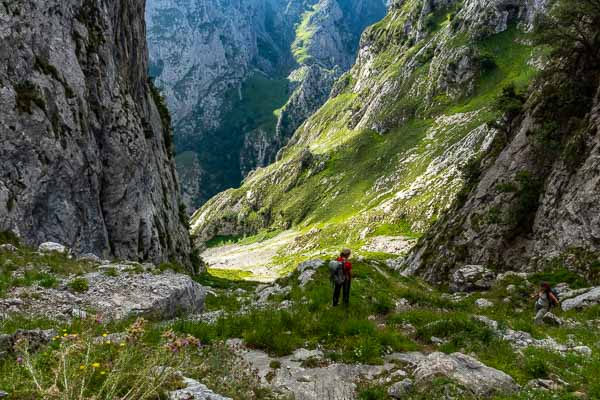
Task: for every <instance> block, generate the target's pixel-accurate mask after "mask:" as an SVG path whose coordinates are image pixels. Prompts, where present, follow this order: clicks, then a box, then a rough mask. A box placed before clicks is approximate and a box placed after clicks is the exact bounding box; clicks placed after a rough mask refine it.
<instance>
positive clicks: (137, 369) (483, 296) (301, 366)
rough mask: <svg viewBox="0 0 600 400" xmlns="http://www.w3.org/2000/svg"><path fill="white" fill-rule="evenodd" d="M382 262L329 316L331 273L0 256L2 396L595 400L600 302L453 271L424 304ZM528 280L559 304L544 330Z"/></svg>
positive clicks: (479, 270)
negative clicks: (275, 273) (274, 274)
mask: <svg viewBox="0 0 600 400" xmlns="http://www.w3.org/2000/svg"><path fill="white" fill-rule="evenodd" d="M274 242H277V240H275V241H274ZM46 247H48V246H46ZM229 247H230V248H231V246H229ZM239 247H241V246H238V248H239ZM254 248H256V247H254ZM63 252H64V253H63ZM365 254H369V253H365ZM389 257H394V256H393V255H392V254H390V255H387V256H384V255H380V256H379V257H374V256H372V257H366V256H359V257H357V260H355V267H354V272H355V276H354V281H353V292H352V299H351V305H350V307H349V308H332V307H331V306H330V304H329V303H330V296H331V287H330V286H329V282H328V278H327V268H326V265H325V264H326V261H327V258H323V259H312V260H309V261H307V262H304V263H302V264H301V265H299V267H298V268H297V270H296V271H294V272H293V273H291V274H289V275H288V276H285V277H282V278H279V279H277V280H276V281H274V282H269V283H262V284H258V283H253V282H244V281H230V280H226V279H222V278H218V277H215V276H213V275H210V274H204V275H202V276H199V277H194V278H191V277H189V276H188V275H186V274H184V273H182V272H183V271H179V272H177V271H176V270H177V267H176V266H174V265H161V266H153V265H150V264H146V265H142V264H137V263H131V262H109V261H103V260H99V259H96V258H94V257H83V258H75V257H72V256H70V255H68V250H67V249H62V248H61V247H56V246H50V247H48V248H41V249H38V250H35V251H34V250H27V249H22V248H16V247H13V246H12V245H4V246H3V247H2V248H1V249H0V267H1V268H2V274H0V276H1V277H2V279H1V280H0V283H1V285H0V311H1V312H0V396H3V397H5V398H9V399H29V398H31V399H33V398H39V396H40V395H42V396H46V397H43V398H60V399H79V398H81V397H78V396H79V393H77V394H76V393H73V392H69V391H68V390H69V389H68V387H69V385H71V387H72V386H73V383H76V384H77V387H82V388H84V389H81V390H83V391H84V392H85V393H86V395H87V396H95V398H97V399H104V398H106V399H108V398H115V397H114V396H115V394H114V393H117V392H118V391H119V390H122V393H124V394H127V392H128V391H131V390H133V389H131V387H132V386H133V387H137V388H140V387H152V385H155V386H156V388H155V390H154V391H151V392H148V393H142V392H141V391H137V392H135V393H136V394H135V396H137V397H127V396H126V395H123V396H122V398H126V399H133V398H147V399H158V398H170V399H179V400H183V399H187V400H190V399H213V400H215V399H216V400H222V399H243V400H245V399H296V400H317V399H336V400H337V399H340V400H342V399H376V400H377V399H432V398H436V399H437V398H439V399H480V398H481V399H483V398H494V399H550V398H560V399H571V398H572V399H575V398H587V399H595V398H600V383H599V382H598V380H597V372H598V371H599V370H600V369H599V368H600V357H599V354H600V353H599V352H600V333H599V328H600V306H599V303H600V296H599V295H598V292H599V290H600V289H599V288H598V287H596V288H594V287H591V286H590V285H589V282H586V281H584V280H582V279H581V278H580V277H579V276H577V275H575V274H572V273H570V272H569V271H568V270H564V269H557V270H554V271H541V272H537V273H528V274H524V273H522V274H515V273H512V274H510V273H509V274H497V273H496V272H494V271H490V270H487V269H485V268H483V267H481V266H465V267H464V268H461V269H459V270H457V271H456V272H455V274H453V276H452V280H451V282H449V287H448V288H447V289H436V288H432V287H429V286H428V285H426V284H425V283H423V282H420V281H419V280H416V279H414V278H408V277H402V276H401V275H400V274H399V273H398V272H397V271H394V269H393V266H394V265H395V263H393V262H389V260H388V258H389ZM539 280H548V281H550V282H551V283H552V284H553V286H555V287H556V289H557V290H558V292H559V294H560V297H561V300H562V301H563V304H562V309H554V310H552V313H551V314H549V315H547V316H546V317H545V318H544V321H545V322H544V324H543V325H535V324H534V323H533V311H532V307H533V300H532V299H530V296H529V295H530V294H531V293H532V292H533V291H534V289H535V286H536V282H538V281H539ZM141 316H143V317H144V319H143V320H141V319H140V317H141ZM60 360H63V361H60ZM94 360H97V365H98V366H97V367H95V366H94V365H96V363H95V362H92V361H94ZM125 362H127V365H128V367H127V368H124V367H122V364H123V363H125ZM43 366H50V368H47V367H43ZM56 371H59V372H62V373H63V374H64V373H66V376H68V382H67V381H65V382H62V380H60V379H59V380H57V379H56V375H55V372H56ZM132 371H133V372H132ZM157 371H168V373H157ZM124 376H126V378H124ZM167 377H168V379H167ZM34 378H35V380H37V382H38V384H39V386H40V387H39V388H38V387H37V384H36V383H35V381H34ZM110 385H114V388H115V389H114V390H115V391H114V392H113V394H109V392H108V391H107V389H106V387H108V386H110ZM111 387H112V386H111ZM123 388H128V389H127V390H125V389H123ZM132 393H133V392H132ZM160 393H162V395H161V394H160ZM110 396H113V397H110ZM128 396H131V395H128ZM160 396H163V397H160ZM165 396H166V397H165Z"/></svg>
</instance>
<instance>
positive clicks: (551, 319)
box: [542, 312, 564, 326]
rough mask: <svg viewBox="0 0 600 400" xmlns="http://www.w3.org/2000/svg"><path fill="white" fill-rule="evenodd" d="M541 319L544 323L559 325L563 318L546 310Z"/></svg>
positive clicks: (561, 323)
mask: <svg viewBox="0 0 600 400" xmlns="http://www.w3.org/2000/svg"><path fill="white" fill-rule="evenodd" d="M542 321H544V323H545V324H548V325H553V326H561V325H563V323H564V322H563V320H562V319H560V318H558V317H557V316H556V315H554V314H552V313H551V312H547V313H546V314H545V315H544V317H543V318H542Z"/></svg>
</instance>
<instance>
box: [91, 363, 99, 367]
mask: <svg viewBox="0 0 600 400" xmlns="http://www.w3.org/2000/svg"><path fill="white" fill-rule="evenodd" d="M92 368H100V363H97V362H95V363H93V364H92Z"/></svg>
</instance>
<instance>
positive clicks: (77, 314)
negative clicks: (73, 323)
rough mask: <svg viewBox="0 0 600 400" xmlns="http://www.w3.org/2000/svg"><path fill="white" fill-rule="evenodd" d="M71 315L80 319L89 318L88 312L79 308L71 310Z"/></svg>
mask: <svg viewBox="0 0 600 400" xmlns="http://www.w3.org/2000/svg"><path fill="white" fill-rule="evenodd" d="M71 315H72V316H73V317H74V318H79V319H86V318H87V312H85V311H83V310H80V309H78V308H74V309H72V310H71Z"/></svg>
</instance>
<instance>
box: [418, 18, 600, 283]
mask: <svg viewBox="0 0 600 400" xmlns="http://www.w3.org/2000/svg"><path fill="white" fill-rule="evenodd" d="M581 29H584V28H581ZM589 29H592V30H594V32H592V33H591V34H592V36H593V35H596V37H597V34H598V31H597V24H594V25H592V26H590V27H589ZM564 46H565V47H566V48H568V45H567V44H565V45H564ZM572 48H573V52H572V54H574V56H573V55H571V56H565V57H561V58H560V61H558V60H550V62H549V63H548V66H547V67H546V69H547V71H546V73H545V74H544V75H543V76H542V78H540V79H539V80H538V82H537V83H536V84H535V85H533V86H532V87H531V88H530V89H529V93H521V94H519V93H516V92H511V91H508V92H504V95H503V98H504V99H505V100H506V101H514V102H515V103H513V104H515V105H516V106H515V107H516V109H515V108H513V109H512V111H511V110H510V109H509V110H505V111H506V114H505V115H504V118H503V119H500V120H499V123H500V125H501V126H502V129H501V130H502V132H501V134H502V136H501V137H499V138H498V140H497V146H496V149H495V150H494V151H490V152H489V153H487V154H486V155H485V156H484V157H482V158H481V159H480V160H477V167H476V169H475V171H476V172H475V173H474V174H473V175H472V177H471V182H469V185H468V187H467V189H466V191H465V193H464V196H463V198H462V199H461V201H460V202H457V203H456V204H455V205H454V207H453V208H452V209H451V210H450V211H449V212H448V213H447V215H445V216H444V218H441V219H440V221H439V223H438V224H436V226H434V227H433V228H432V230H431V231H430V233H429V234H428V235H427V236H426V237H424V238H423V239H422V240H421V242H420V244H419V245H418V246H417V247H416V249H415V251H414V252H413V253H412V255H411V257H410V259H409V260H408V265H409V269H410V270H412V271H414V272H416V273H418V274H420V275H422V276H424V277H426V278H427V279H429V280H430V281H431V282H443V281H444V280H445V279H446V278H447V276H448V274H449V273H451V271H452V269H453V268H455V267H456V266H457V265H460V264H465V263H468V264H471V263H473V264H482V265H488V266H494V267H495V269H497V270H502V269H504V270H525V271H526V270H537V269H543V268H545V267H546V266H552V265H558V264H560V265H564V266H565V267H567V268H569V269H570V270H572V271H574V272H577V273H580V274H583V275H585V276H587V277H588V278H589V279H597V272H595V271H596V270H597V263H598V261H597V260H598V255H599V254H600V240H599V238H600V224H598V222H599V219H598V218H599V217H598V215H600V174H599V173H598V170H599V166H600V157H599V155H598V154H599V149H600V136H599V135H598V131H599V130H600V83H599V82H600V75H598V72H597V61H594V60H598V59H600V55H599V54H598V52H597V51H596V53H595V54H594V53H593V52H588V51H587V50H585V51H584V50H579V45H578V44H573V45H572ZM578 54H579V55H581V54H585V56H578ZM569 57H570V58H569ZM572 98H575V99H576V101H575V102H572V100H571V99H572Z"/></svg>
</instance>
